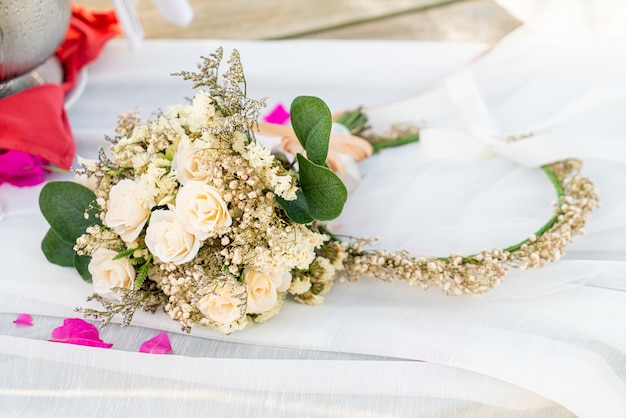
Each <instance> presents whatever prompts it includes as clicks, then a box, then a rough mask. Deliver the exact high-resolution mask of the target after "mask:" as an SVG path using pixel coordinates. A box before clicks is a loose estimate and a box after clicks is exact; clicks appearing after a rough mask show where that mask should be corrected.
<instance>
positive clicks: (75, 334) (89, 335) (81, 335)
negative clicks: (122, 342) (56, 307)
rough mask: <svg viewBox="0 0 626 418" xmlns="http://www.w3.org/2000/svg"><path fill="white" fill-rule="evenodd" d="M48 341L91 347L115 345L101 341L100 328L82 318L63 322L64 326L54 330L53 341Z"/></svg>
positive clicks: (68, 319)
mask: <svg viewBox="0 0 626 418" xmlns="http://www.w3.org/2000/svg"><path fill="white" fill-rule="evenodd" d="M48 341H52V342H55V343H65V344H76V345H87V346H90V347H102V348H110V347H113V344H109V343H105V342H104V341H102V340H101V339H100V334H99V333H98V328H96V327H95V326H94V325H92V324H90V323H89V322H86V321H83V320H82V319H80V318H67V319H65V320H63V326H60V327H58V328H55V329H53V330H52V339H50V340H48Z"/></svg>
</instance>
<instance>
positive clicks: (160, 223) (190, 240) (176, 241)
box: [145, 210, 200, 264]
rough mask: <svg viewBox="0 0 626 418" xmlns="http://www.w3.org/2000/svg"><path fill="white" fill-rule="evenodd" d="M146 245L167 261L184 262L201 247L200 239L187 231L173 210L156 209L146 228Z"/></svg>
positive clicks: (190, 258)
mask: <svg viewBox="0 0 626 418" xmlns="http://www.w3.org/2000/svg"><path fill="white" fill-rule="evenodd" d="M145 241H146V246H147V247H148V249H149V250H150V252H151V253H152V254H153V255H154V256H155V257H157V258H158V259H159V260H161V261H162V262H165V263H174V264H184V263H186V262H188V261H191V260H192V259H193V258H194V257H195V256H196V254H197V253H198V250H199V249H200V240H199V239H198V238H197V237H196V236H195V235H193V234H191V233H189V232H187V231H186V230H185V228H184V227H183V225H182V224H181V223H180V221H179V220H178V219H177V218H176V214H175V213H174V212H173V211H171V210H155V211H154V212H152V216H151V217H150V223H149V224H148V228H147V229H146V237H145Z"/></svg>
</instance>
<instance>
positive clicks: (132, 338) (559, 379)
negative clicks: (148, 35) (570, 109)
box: [0, 41, 626, 417]
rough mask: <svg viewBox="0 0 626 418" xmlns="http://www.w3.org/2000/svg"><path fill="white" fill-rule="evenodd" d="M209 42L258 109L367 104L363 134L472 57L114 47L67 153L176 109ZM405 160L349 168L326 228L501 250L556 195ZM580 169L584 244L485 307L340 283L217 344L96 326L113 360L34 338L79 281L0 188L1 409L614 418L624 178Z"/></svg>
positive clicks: (624, 331)
mask: <svg viewBox="0 0 626 418" xmlns="http://www.w3.org/2000/svg"><path fill="white" fill-rule="evenodd" d="M218 45H223V46H224V47H225V48H226V50H227V51H228V50H229V49H231V48H237V49H239V51H240V52H241V55H242V60H243V64H244V68H245V70H246V73H247V80H248V94H249V95H250V96H251V97H261V96H269V97H270V98H271V101H270V106H271V105H273V104H275V103H278V102H282V103H285V104H288V103H289V102H290V101H291V100H292V99H293V98H294V97H295V96H297V95H305V94H306V95H317V96H319V97H321V98H323V99H324V100H325V101H326V102H327V103H328V104H329V105H330V107H331V108H332V109H333V110H339V109H344V108H349V107H354V106H355V105H359V104H366V105H368V106H372V114H373V115H374V116H375V117H376V115H377V114H378V115H379V116H378V120H377V121H376V123H378V124H380V125H382V124H383V122H386V121H387V120H386V119H385V118H387V119H388V116H384V114H385V112H384V111H383V110H381V109H384V107H380V106H381V105H383V104H385V103H389V102H395V101H399V100H401V99H406V98H407V97H409V96H411V95H413V94H415V93H418V92H419V91H421V90H423V89H426V88H427V87H428V86H430V85H431V84H432V83H433V82H435V81H436V80H438V79H440V78H442V77H443V76H445V75H447V74H450V73H452V72H453V70H455V69H458V68H459V67H460V66H462V64H463V63H465V62H467V61H468V60H470V59H471V58H473V57H475V56H477V55H478V54H480V53H481V52H482V51H483V50H484V46H482V45H468V44H446V43H402V42H337V41H335V42H332V41H331V42H310V41H294V42H258V43H256V42H214V41H149V42H146V43H145V45H144V46H143V47H142V48H141V49H140V50H139V51H137V52H130V51H129V49H128V47H127V45H126V44H125V43H123V42H112V43H111V44H109V45H108V46H107V47H106V49H105V50H104V53H103V54H102V56H101V57H100V59H99V60H98V61H97V62H96V63H94V64H93V65H91V66H90V67H89V72H88V83H87V87H86V89H85V90H84V92H83V94H82V95H81V96H80V98H79V99H78V101H77V102H76V103H75V104H74V105H73V107H72V108H71V109H70V111H69V115H70V120H71V124H72V127H73V129H74V132H75V135H76V140H77V144H78V149H79V153H80V154H81V155H82V156H84V157H94V156H95V153H96V149H97V145H100V144H103V141H102V138H103V135H104V134H106V133H112V128H113V126H114V124H115V122H116V119H117V115H118V114H119V113H121V112H122V111H124V110H127V109H132V108H135V107H139V108H140V109H141V114H142V116H144V117H149V116H150V115H151V113H152V112H154V111H155V110H158V109H163V108H164V107H165V106H166V105H168V104H171V103H177V102H181V101H182V100H185V97H190V96H191V95H192V91H191V90H189V88H188V87H189V86H188V84H187V82H185V81H183V80H181V79H179V78H174V77H170V76H169V74H170V73H172V72H175V71H179V70H182V69H187V70H188V69H192V68H194V66H195V63H196V62H197V60H198V57H199V56H200V55H203V54H207V53H209V52H212V51H213V50H214V49H215V48H216V47H217V46H218ZM520 77H521V76H520ZM481 80H482V79H481ZM483 81H484V80H483ZM499 83H500V84H502V85H506V80H504V81H503V79H499ZM515 87H516V88H519V89H520V91H521V90H523V89H522V88H521V87H520V86H519V85H517V86H515ZM433 88H436V86H435V87H433ZM545 94H546V97H551V96H550V93H549V92H546V93H545ZM490 97H491V98H492V99H493V97H492V96H490ZM496 99H497V97H496ZM494 100H495V99H494ZM410 102H411V101H410V100H409V102H404V103H410ZM509 104H510V102H509ZM377 106H379V107H377ZM405 106H406V105H405ZM510 109H511V111H514V110H515V107H514V106H513V107H511V108H510ZM377 112H378V113H377ZM383 116H384V117H383ZM509 116H510V115H509ZM522 116H523V115H522ZM511 118H512V116H511ZM428 119H429V118H425V120H415V122H421V123H425V124H428V123H429V120H428ZM432 120H435V119H432ZM419 147H420V145H419V144H415V145H411V146H407V147H405V148H401V149H396V150H389V151H385V152H384V153H382V154H381V155H378V156H375V157H374V158H372V159H371V160H369V161H366V162H365V163H363V164H362V166H361V170H362V173H363V175H364V179H363V182H362V184H361V185H360V186H359V188H358V189H357V190H356V191H355V192H354V193H353V195H351V197H350V199H351V200H349V202H348V205H347V207H346V211H345V213H344V215H343V216H342V218H341V219H340V220H339V221H338V222H337V223H338V224H339V225H340V226H341V227H342V228H343V231H344V232H346V233H350V234H354V235H361V234H367V235H370V236H373V235H375V234H378V233H380V234H381V235H382V241H381V243H380V246H381V247H383V248H392V249H395V248H408V249H411V250H412V251H416V252H430V253H431V254H432V255H437V254H446V253H447V252H448V251H453V250H454V251H473V250H476V249H480V248H489V247H491V246H494V245H497V246H504V245H506V244H512V243H514V242H517V241H519V240H520V238H521V239H523V238H524V237H525V236H527V235H528V234H529V233H531V232H533V231H534V230H536V229H538V227H539V226H540V225H541V224H542V223H543V222H544V221H545V220H547V219H548V218H549V217H550V214H551V207H550V204H549V203H550V201H551V200H552V199H553V198H554V196H553V193H554V192H553V190H552V189H551V186H550V184H549V182H548V181H547V180H546V179H545V177H544V176H543V175H542V173H541V172H540V170H537V169H532V168H520V167H517V166H515V165H514V164H512V163H510V162H508V161H506V160H504V159H500V158H496V159H493V160H490V161H487V162H484V163H480V164H478V163H477V164H469V165H468V164H461V165H459V164H457V163H450V162H430V161H422V160H420V155H419V152H420V148H419ZM585 173H588V174H589V175H590V176H591V177H592V178H593V179H594V180H596V182H597V183H598V185H599V187H600V190H601V191H602V192H604V193H603V194H602V195H601V197H602V199H603V202H604V207H603V208H602V209H600V210H599V211H598V213H597V214H596V215H594V218H593V219H592V222H590V224H589V227H588V235H587V236H585V237H582V238H581V239H579V240H578V241H577V242H576V243H575V244H574V246H573V247H572V248H571V250H570V251H569V252H568V256H567V257H566V258H565V259H564V260H562V261H561V262H560V263H557V264H554V265H550V266H548V267H546V268H544V269H540V270H534V271H527V272H517V271H516V272H512V273H511V274H510V275H509V276H508V277H507V279H506V281H505V283H503V284H502V285H501V286H500V287H498V288H497V289H495V290H494V291H493V292H492V293H490V294H488V295H486V296H477V297H474V296H468V297H446V296H444V295H442V294H441V292H440V291H438V290H437V289H433V290H431V291H428V292H423V291H421V290H420V289H417V288H409V287H407V286H406V285H405V284H404V283H392V284H388V283H379V282H375V281H373V280H368V279H362V280H361V281H359V282H357V283H348V282H341V283H338V284H337V285H336V286H335V288H334V289H333V292H332V293H331V294H330V295H329V296H328V297H327V299H326V303H325V305H324V306H321V307H310V306H304V305H299V304H296V303H291V302H288V303H286V304H285V307H284V308H283V311H282V312H281V314H279V315H278V316H277V317H275V318H272V319H271V320H270V321H268V322H267V323H264V324H260V325H254V326H252V327H249V328H247V329H246V330H244V331H242V332H239V333H234V334H231V335H229V336H224V335H221V334H218V333H216V332H213V331H211V330H205V329H194V330H193V331H192V333H191V335H185V334H182V333H181V332H180V330H179V328H178V326H177V325H176V324H175V323H174V322H172V321H171V320H170V319H169V318H168V317H167V316H166V315H165V314H163V313H157V314H156V315H149V314H137V316H136V318H135V321H134V324H135V325H133V326H131V327H129V328H119V327H117V326H116V325H111V326H109V327H108V328H106V329H104V330H103V331H102V338H103V340H105V341H107V342H112V343H113V344H114V346H113V348H112V349H110V350H103V349H95V348H89V347H80V346H71V345H65V344H55V343H49V342H47V341H46V340H47V339H48V338H49V337H50V331H51V330H52V328H54V327H56V326H59V325H60V324H61V322H62V318H64V317H73V316H76V315H77V314H76V313H74V312H73V308H75V307H77V306H83V305H84V304H85V303H84V299H85V297H86V296H88V295H89V294H90V293H91V289H90V285H89V284H87V283H83V282H82V281H81V280H80V278H79V277H78V275H77V274H76V273H75V272H74V271H73V270H71V269H66V268H61V267H57V266H53V265H50V264H48V263H47V262H46V261H45V259H44V257H43V255H42V254H41V251H40V249H39V243H40V241H41V238H42V237H43V235H44V234H45V231H46V229H47V226H46V224H45V221H44V220H43V218H42V216H41V215H40V214H39V210H38V207H37V195H38V190H39V188H38V187H36V188H32V189H16V188H12V187H9V186H7V185H3V186H0V204H1V205H2V207H3V211H4V218H3V219H2V220H1V221H0V237H1V238H2V240H1V241H0V265H2V266H3V269H2V273H0V283H1V286H0V364H2V373H1V374H0V405H1V406H2V408H1V411H2V413H3V414H5V413H6V414H8V416H20V417H27V416H33V417H35V416H64V417H72V416H76V417H78V416H85V415H90V416H147V415H149V414H155V415H157V416H183V415H189V414H191V415H192V416H197V415H199V414H210V415H212V416H221V417H222V416H228V417H231V416H232V417H240V416H246V417H251V416H284V417H292V416H359V417H382V416H420V417H422V416H424V417H448V416H467V417H470V416H493V417H501V416H507V417H537V416H545V417H567V416H572V415H578V416H598V417H608V416H616V417H617V416H621V415H623V414H624V413H626V325H625V324H626V292H624V289H625V288H626V286H625V285H624V282H625V281H626V279H624V277H626V265H625V264H626V262H624V261H623V260H624V259H625V256H626V240H623V239H622V238H623V237H624V236H625V232H626V222H625V219H626V218H624V217H622V216H621V215H623V214H624V213H626V211H624V206H625V205H626V199H624V197H623V196H624V195H623V194H620V190H624V186H626V168H625V166H624V165H623V163H620V162H616V161H612V162H607V161H604V160H599V159H595V160H590V161H587V162H586V163H585ZM64 177H67V176H63V175H59V174H54V175H51V176H50V179H51V180H54V179H60V178H64ZM386 183H388V187H386ZM367 202H374V203H376V205H375V206H376V210H371V208H368V205H367ZM408 203H411V204H410V205H408ZM22 312H24V313H30V314H32V315H33V316H34V318H35V325H34V326H33V327H32V328H26V327H16V326H14V324H13V323H12V320H13V319H15V317H16V315H17V314H18V313H22ZM155 329H161V330H166V331H168V332H169V335H170V338H171V340H172V346H173V349H174V355H164V356H157V355H146V354H141V353H138V352H137V351H138V347H139V345H140V344H141V342H142V341H144V340H146V339H148V338H150V337H152V336H153V335H155V334H156V331H155Z"/></svg>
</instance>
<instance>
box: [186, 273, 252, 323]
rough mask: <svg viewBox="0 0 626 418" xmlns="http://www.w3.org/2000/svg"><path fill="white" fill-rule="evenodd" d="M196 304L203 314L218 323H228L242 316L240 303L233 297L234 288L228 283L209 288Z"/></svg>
mask: <svg viewBox="0 0 626 418" xmlns="http://www.w3.org/2000/svg"><path fill="white" fill-rule="evenodd" d="M196 306H197V307H198V309H199V310H200V312H202V314H203V315H205V316H207V317H208V318H210V319H211V320H213V321H215V322H219V323H220V324H230V323H231V322H235V321H237V320H238V319H239V318H241V316H242V312H241V304H240V302H239V300H238V299H237V298H236V297H234V289H233V286H232V285H231V284H230V283H226V284H223V285H219V286H217V287H216V288H215V289H211V290H210V293H209V294H207V295H205V296H203V297H202V299H200V300H199V301H198V302H197V303H196Z"/></svg>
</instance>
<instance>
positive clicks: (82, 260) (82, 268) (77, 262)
mask: <svg viewBox="0 0 626 418" xmlns="http://www.w3.org/2000/svg"><path fill="white" fill-rule="evenodd" d="M90 261H91V257H88V256H86V255H78V254H76V253H75V254H74V267H76V271H77V272H78V274H80V277H82V278H83V280H84V281H86V282H90V281H91V273H89V268H88V267H89V262H90Z"/></svg>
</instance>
